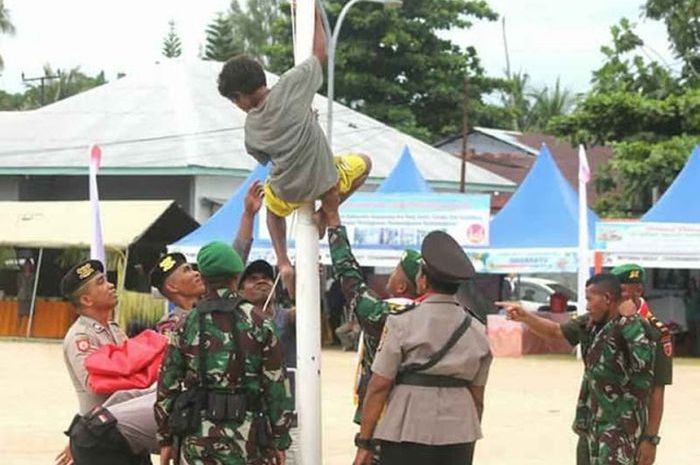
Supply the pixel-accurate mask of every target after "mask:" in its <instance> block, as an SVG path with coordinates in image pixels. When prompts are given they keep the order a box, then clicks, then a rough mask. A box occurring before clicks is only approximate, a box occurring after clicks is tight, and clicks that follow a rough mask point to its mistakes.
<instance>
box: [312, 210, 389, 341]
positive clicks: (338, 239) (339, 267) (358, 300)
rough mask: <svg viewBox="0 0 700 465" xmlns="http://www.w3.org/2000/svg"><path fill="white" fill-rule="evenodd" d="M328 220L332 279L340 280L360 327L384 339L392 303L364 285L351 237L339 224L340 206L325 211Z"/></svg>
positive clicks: (365, 283)
mask: <svg viewBox="0 0 700 465" xmlns="http://www.w3.org/2000/svg"><path fill="white" fill-rule="evenodd" d="M324 212H325V214H326V218H327V220H328V245H329V247H330V252H331V261H332V269H333V277H334V278H335V279H339V280H340V284H341V288H342V290H343V295H344V296H345V300H346V301H347V302H349V303H350V305H352V307H353V308H352V311H353V312H354V313H355V314H356V315H357V319H358V321H359V323H360V326H361V327H362V329H363V330H364V331H366V332H367V333H368V334H371V335H373V336H375V337H379V336H380V335H381V331H382V327H383V326H384V321H385V320H386V315H387V314H388V313H389V303H388V302H385V301H383V300H382V299H381V298H380V297H379V296H378V295H377V293H376V292H374V291H373V290H372V289H371V288H370V287H369V286H368V285H367V282H366V281H365V277H364V275H363V274H362V269H361V268H360V264H359V263H358V262H357V260H356V259H355V256H354V255H353V254H352V248H351V247H350V241H349V240H348V233H347V230H346V229H345V226H343V225H342V224H341V223H340V215H339V214H338V209H337V206H336V207H335V208H330V209H327V208H324Z"/></svg>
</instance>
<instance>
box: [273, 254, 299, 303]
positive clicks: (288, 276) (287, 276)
mask: <svg viewBox="0 0 700 465" xmlns="http://www.w3.org/2000/svg"><path fill="white" fill-rule="evenodd" d="M277 267H278V268H279V273H280V278H281V279H282V285H283V286H284V288H285V289H287V292H289V297H291V298H292V299H293V298H294V291H295V288H294V267H293V266H292V264H291V263H289V262H287V263H281V264H278V265H277Z"/></svg>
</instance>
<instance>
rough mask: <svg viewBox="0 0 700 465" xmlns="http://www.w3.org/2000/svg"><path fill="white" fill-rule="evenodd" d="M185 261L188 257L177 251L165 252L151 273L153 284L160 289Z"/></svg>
mask: <svg viewBox="0 0 700 465" xmlns="http://www.w3.org/2000/svg"><path fill="white" fill-rule="evenodd" d="M185 263H187V258H185V256H184V255H182V254H181V253H177V252H175V253H169V254H165V255H163V256H162V257H160V259H158V263H156V266H154V267H153V269H152V270H151V273H150V278H151V286H153V287H155V288H156V289H158V290H160V289H161V288H162V287H163V284H164V283H165V280H166V279H168V276H170V275H171V274H173V272H174V271H175V270H177V269H178V268H180V266H181V265H184V264H185Z"/></svg>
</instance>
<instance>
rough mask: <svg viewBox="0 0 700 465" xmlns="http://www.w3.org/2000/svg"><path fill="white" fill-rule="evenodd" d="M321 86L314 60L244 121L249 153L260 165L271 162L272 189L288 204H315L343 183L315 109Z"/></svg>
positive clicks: (288, 74)
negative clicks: (338, 184)
mask: <svg viewBox="0 0 700 465" xmlns="http://www.w3.org/2000/svg"><path fill="white" fill-rule="evenodd" d="M322 84H323V70H322V69H321V63H320V62H319V61H318V58H316V57H315V56H312V57H311V58H309V59H307V60H306V61H304V62H303V63H301V64H299V65H297V66H295V67H294V68H292V69H290V70H289V71H287V72H286V73H284V74H283V75H282V76H281V77H280V79H279V81H278V82H277V84H275V85H274V86H273V87H272V88H271V89H270V92H269V93H268V94H267V97H266V98H265V101H264V102H263V103H262V104H261V105H260V106H258V107H256V108H253V109H252V110H250V111H249V112H248V116H247V118H246V121H245V146H246V150H247V151H248V153H249V154H251V155H252V156H253V157H254V158H255V159H256V160H258V162H260V163H261V164H267V163H268V162H271V163H272V168H271V169H270V176H269V181H270V185H271V186H272V190H273V192H274V193H275V194H276V195H277V197H279V198H280V199H282V200H285V201H287V202H305V201H310V200H315V199H317V198H319V197H320V196H321V195H322V194H324V193H325V192H326V191H328V190H329V189H330V188H331V187H333V186H334V185H335V184H336V182H337V181H338V173H337V171H336V169H335V165H334V162H333V153H332V151H331V148H330V146H329V145H328V141H327V140H326V136H325V134H324V133H323V130H322V129H321V125H320V124H319V123H318V117H317V115H316V114H315V113H314V112H313V111H312V110H311V102H312V101H313V99H314V95H316V92H317V91H318V89H319V88H320V87H321V85H322Z"/></svg>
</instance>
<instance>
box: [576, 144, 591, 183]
mask: <svg viewBox="0 0 700 465" xmlns="http://www.w3.org/2000/svg"><path fill="white" fill-rule="evenodd" d="M578 180H579V182H581V181H583V183H584V184H588V182H589V181H590V180H591V169H590V168H589V167H588V157H586V151H585V150H584V149H583V145H581V146H579V149H578Z"/></svg>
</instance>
